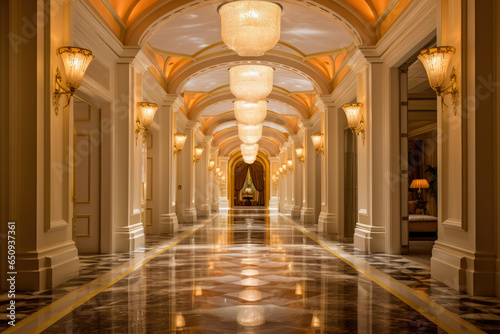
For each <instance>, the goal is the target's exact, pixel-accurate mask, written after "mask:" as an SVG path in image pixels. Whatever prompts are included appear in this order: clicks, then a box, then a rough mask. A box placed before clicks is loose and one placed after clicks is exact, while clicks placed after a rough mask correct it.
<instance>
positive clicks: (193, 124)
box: [185, 120, 198, 130]
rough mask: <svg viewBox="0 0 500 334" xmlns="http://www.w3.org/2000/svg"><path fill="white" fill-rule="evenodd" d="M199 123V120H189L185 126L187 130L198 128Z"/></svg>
mask: <svg viewBox="0 0 500 334" xmlns="http://www.w3.org/2000/svg"><path fill="white" fill-rule="evenodd" d="M197 124H198V121H197V120H188V121H187V122H186V125H185V128H186V130H192V129H194V128H196V125H197Z"/></svg>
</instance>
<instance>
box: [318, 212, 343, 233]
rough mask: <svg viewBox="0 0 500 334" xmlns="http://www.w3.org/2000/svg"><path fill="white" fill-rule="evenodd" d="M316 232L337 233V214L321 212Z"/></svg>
mask: <svg viewBox="0 0 500 334" xmlns="http://www.w3.org/2000/svg"><path fill="white" fill-rule="evenodd" d="M318 232H320V233H328V234H338V233H339V221H338V217H337V215H336V214H334V213H328V212H321V213H320V214H319V218H318Z"/></svg>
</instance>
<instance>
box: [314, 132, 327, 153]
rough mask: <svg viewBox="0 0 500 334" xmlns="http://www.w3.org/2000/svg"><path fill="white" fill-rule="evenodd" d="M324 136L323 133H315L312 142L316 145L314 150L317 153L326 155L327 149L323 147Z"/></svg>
mask: <svg viewBox="0 0 500 334" xmlns="http://www.w3.org/2000/svg"><path fill="white" fill-rule="evenodd" d="M323 136H324V135H323V134H322V133H315V134H312V135H311V140H312V142H313V145H314V149H315V150H316V153H318V154H320V153H324V152H325V148H324V146H323Z"/></svg>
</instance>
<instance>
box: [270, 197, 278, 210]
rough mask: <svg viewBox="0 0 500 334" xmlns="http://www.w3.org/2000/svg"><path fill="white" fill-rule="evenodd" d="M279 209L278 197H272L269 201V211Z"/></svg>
mask: <svg viewBox="0 0 500 334" xmlns="http://www.w3.org/2000/svg"><path fill="white" fill-rule="evenodd" d="M278 207H279V202H278V197H271V199H269V210H278Z"/></svg>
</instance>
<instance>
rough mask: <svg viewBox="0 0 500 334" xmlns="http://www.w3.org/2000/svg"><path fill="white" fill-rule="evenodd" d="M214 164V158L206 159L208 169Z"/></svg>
mask: <svg viewBox="0 0 500 334" xmlns="http://www.w3.org/2000/svg"><path fill="white" fill-rule="evenodd" d="M214 166H215V160H214V159H210V160H209V161H208V170H212V168H214Z"/></svg>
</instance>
